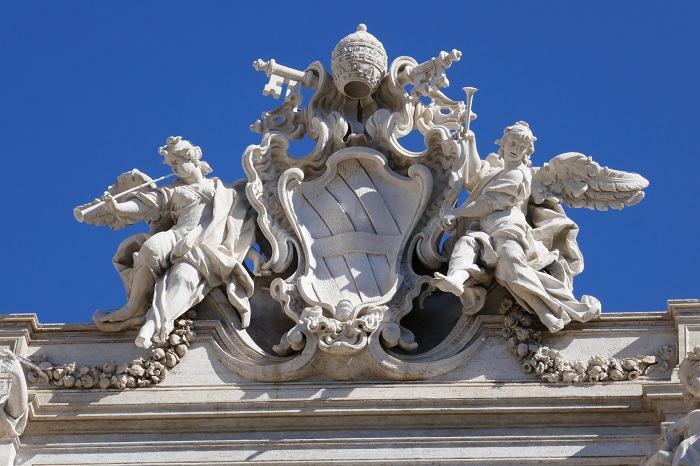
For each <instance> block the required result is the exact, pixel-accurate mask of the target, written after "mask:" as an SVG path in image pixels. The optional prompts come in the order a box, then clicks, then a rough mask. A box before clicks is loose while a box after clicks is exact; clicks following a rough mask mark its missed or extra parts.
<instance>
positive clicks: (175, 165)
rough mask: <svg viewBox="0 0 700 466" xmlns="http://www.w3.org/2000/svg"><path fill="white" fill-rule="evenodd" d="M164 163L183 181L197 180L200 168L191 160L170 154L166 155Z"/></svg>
mask: <svg viewBox="0 0 700 466" xmlns="http://www.w3.org/2000/svg"><path fill="white" fill-rule="evenodd" d="M163 162H164V163H165V164H167V165H169V166H170V168H172V169H173V173H175V174H176V175H177V176H178V177H180V178H182V179H183V180H188V179H192V178H196V176H197V172H199V168H198V167H197V166H196V165H195V164H194V162H192V161H191V160H189V159H187V158H185V157H181V156H179V155H177V154H172V153H170V152H168V153H166V154H165V159H164V160H163Z"/></svg>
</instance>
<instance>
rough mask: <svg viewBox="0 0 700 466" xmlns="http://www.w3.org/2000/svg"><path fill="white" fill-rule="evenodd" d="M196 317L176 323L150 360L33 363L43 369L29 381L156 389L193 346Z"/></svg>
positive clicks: (29, 375) (31, 374)
mask: <svg viewBox="0 0 700 466" xmlns="http://www.w3.org/2000/svg"><path fill="white" fill-rule="evenodd" d="M196 317H197V312H196V311H194V310H190V311H187V313H186V314H185V315H184V318H180V319H177V320H176V321H175V330H173V332H172V333H171V334H170V337H169V339H168V341H167V342H166V343H165V344H163V345H162V346H161V347H159V348H154V349H153V350H152V351H151V357H150V359H145V358H137V359H134V360H132V361H131V362H128V363H123V364H117V363H116V362H115V361H112V362H107V363H105V364H103V365H102V366H98V367H93V366H87V365H85V366H82V367H80V368H78V366H77V364H76V363H75V362H72V363H69V364H63V365H55V364H53V363H51V362H49V361H47V360H46V359H45V358H44V360H43V361H36V360H35V361H33V362H34V363H35V364H36V366H37V367H38V368H39V369H41V373H39V372H38V371H37V370H30V371H29V372H28V373H27V380H28V381H29V382H30V383H33V384H37V383H49V384H51V385H55V386H59V387H65V388H83V389H88V388H101V389H108V388H114V389H117V390H123V389H125V388H134V387H149V386H152V385H157V384H159V383H160V382H162V381H163V379H165V376H166V374H167V372H168V370H170V369H172V368H173V367H175V366H176V365H177V364H178V363H179V362H180V360H181V359H182V358H183V357H184V356H185V354H187V350H188V348H189V346H190V342H191V341H192V338H193V336H194V333H193V331H192V329H193V327H194V323H193V321H192V320H193V319H195V318H196Z"/></svg>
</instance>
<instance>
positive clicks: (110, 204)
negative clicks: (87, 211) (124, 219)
mask: <svg viewBox="0 0 700 466" xmlns="http://www.w3.org/2000/svg"><path fill="white" fill-rule="evenodd" d="M100 200H102V202H104V208H105V209H106V210H107V211H108V212H110V213H112V214H118V213H119V206H118V205H117V201H116V200H115V199H114V198H113V197H112V194H110V192H109V191H105V193H104V194H103V195H102V197H101V198H100Z"/></svg>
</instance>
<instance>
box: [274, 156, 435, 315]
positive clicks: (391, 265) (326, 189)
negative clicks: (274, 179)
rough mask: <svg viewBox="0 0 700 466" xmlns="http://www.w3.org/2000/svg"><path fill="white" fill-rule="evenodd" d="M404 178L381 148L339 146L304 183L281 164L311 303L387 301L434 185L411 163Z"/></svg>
mask: <svg viewBox="0 0 700 466" xmlns="http://www.w3.org/2000/svg"><path fill="white" fill-rule="evenodd" d="M408 175H409V176H408V177H404V176H400V175H398V174H396V173H394V172H393V171H392V170H390V169H389V168H388V167H387V161H386V158H385V157H384V156H383V155H382V154H381V153H379V152H377V151H375V150H372V149H368V148H362V147H353V148H348V149H343V150H340V151H338V152H336V153H335V154H333V155H332V156H330V157H329V158H328V162H327V169H326V172H325V173H324V174H323V175H322V176H321V177H319V178H317V179H315V180H313V181H308V182H303V181H302V180H303V173H302V172H301V170H299V169H294V168H293V169H289V170H287V171H286V172H285V173H284V174H283V176H282V178H281V179H280V184H279V190H280V192H279V194H280V199H282V203H283V207H284V209H285V212H286V214H287V216H288V218H289V220H290V222H291V224H292V225H294V228H295V230H296V233H297V236H298V237H299V238H300V240H301V245H302V249H303V251H302V253H303V256H304V257H303V258H302V260H303V261H304V263H305V268H304V274H303V276H302V277H300V278H299V279H298V281H297V285H298V288H299V290H300V292H301V295H302V296H303V298H304V300H305V301H307V302H308V303H309V304H310V305H318V306H321V307H325V308H328V309H331V310H333V309H335V308H336V306H337V304H338V303H339V302H340V301H342V300H346V301H349V302H350V303H351V304H352V305H353V307H354V308H355V309H356V310H359V309H360V308H363V307H365V306H368V305H381V304H384V303H386V302H388V301H389V300H390V299H391V298H392V296H393V295H394V293H395V292H396V289H397V284H398V282H399V280H400V277H401V257H402V253H403V251H404V249H405V247H406V244H407V242H408V240H409V238H410V235H411V233H412V232H413V229H414V228H415V226H416V223H417V222H418V220H419V218H420V217H421V215H422V213H423V210H424V209H425V206H426V203H427V201H428V198H429V196H430V192H431V190H432V177H431V174H430V171H429V170H428V169H427V168H426V167H424V166H423V165H418V164H416V165H413V166H412V167H411V168H410V169H409V171H408Z"/></svg>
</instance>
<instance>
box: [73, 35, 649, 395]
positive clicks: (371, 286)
mask: <svg viewBox="0 0 700 466" xmlns="http://www.w3.org/2000/svg"><path fill="white" fill-rule="evenodd" d="M461 57H462V55H461V53H460V52H459V51H457V50H452V51H451V52H441V53H440V54H438V56H437V57H435V58H432V59H430V60H428V61H425V62H423V63H419V62H418V61H416V60H414V59H413V58H411V57H398V58H396V59H394V60H393V61H391V62H390V61H389V56H388V54H387V52H386V50H385V49H384V47H383V45H382V44H381V42H379V41H378V40H377V39H376V38H375V37H374V36H373V35H372V34H370V33H369V32H368V31H367V28H366V27H365V26H364V25H359V26H358V28H357V31H356V32H354V33H352V34H350V35H348V36H347V37H345V38H343V39H342V40H341V41H340V42H339V43H338V44H337V46H336V47H335V49H334V50H333V52H332V54H331V56H330V59H331V68H330V69H331V72H330V73H329V72H328V71H327V70H326V68H325V67H324V65H323V64H321V63H320V62H314V63H311V64H310V65H309V66H308V67H307V68H306V69H305V70H296V69H293V68H290V67H287V66H283V65H280V64H278V63H277V62H276V61H275V60H269V61H263V60H257V61H256V62H255V63H254V64H253V66H254V68H255V69H256V70H258V71H263V72H264V73H265V74H266V75H267V77H268V78H269V81H268V83H267V84H266V85H265V86H264V90H263V94H264V95H270V96H272V97H274V98H276V99H283V101H282V103H281V104H280V105H279V106H278V107H277V108H276V109H274V110H271V111H268V112H264V113H263V115H262V117H261V118H260V119H259V120H257V121H256V122H255V123H254V124H253V125H252V126H251V130H253V131H255V132H257V133H259V134H261V142H260V143H259V144H255V145H251V146H249V147H248V148H247V149H246V150H245V151H244V153H243V168H244V170H245V173H246V176H247V180H246V182H245V183H244V182H240V183H235V184H233V185H231V184H228V183H225V182H223V181H222V180H219V179H218V178H208V177H207V175H208V174H209V172H210V171H211V168H210V167H209V165H208V164H206V162H204V161H203V160H202V151H201V149H200V148H199V147H196V146H194V145H192V144H191V143H189V142H188V141H186V140H184V139H182V138H180V137H172V138H169V139H168V140H167V143H166V145H165V146H163V147H162V148H161V149H160V153H161V155H163V157H164V158H165V162H166V163H167V164H168V165H169V166H170V167H171V168H172V170H173V174H174V175H175V176H176V177H177V178H176V179H175V181H174V182H172V183H169V184H166V185H164V186H161V187H158V186H157V185H156V183H157V182H158V181H160V179H159V180H155V181H153V180H151V178H149V177H147V176H145V175H144V174H142V173H141V172H138V171H137V170H133V171H131V172H128V173H126V174H124V175H122V176H121V177H119V179H118V180H117V183H115V185H114V186H113V187H111V188H110V190H109V191H108V192H107V193H105V195H104V196H103V197H102V198H101V199H99V200H96V201H94V202H92V203H89V204H86V205H84V206H81V207H79V208H77V210H76V218H78V219H79V220H81V221H86V222H89V223H93V224H96V225H109V226H111V227H112V228H114V229H116V228H122V227H125V226H127V225H130V224H133V223H136V222H138V221H140V220H145V221H146V222H147V223H149V225H150V226H151V231H150V232H149V233H148V234H139V235H134V236H132V237H130V238H129V239H127V240H126V241H125V242H124V243H122V245H121V246H120V248H119V251H118V253H117V255H116V256H115V260H114V262H115V265H116V266H117V269H118V270H119V272H120V274H121V276H122V279H123V281H124V285H125V287H126V290H127V294H128V301H127V304H126V305H125V306H124V307H122V308H120V309H117V310H114V311H111V312H102V311H97V312H96V313H95V316H94V321H95V323H96V325H98V327H99V328H100V329H102V330H104V331H117V330H122V329H127V328H131V327H134V326H138V327H140V330H139V333H138V336H137V338H136V343H137V344H138V345H139V346H142V347H146V348H147V347H150V346H151V345H153V344H155V345H156V346H161V347H163V348H165V347H166V346H167V342H168V338H169V335H170V334H171V332H172V331H173V330H174V328H175V327H176V326H177V325H178V324H177V322H179V320H178V319H179V318H180V316H182V315H183V314H184V313H186V312H187V311H188V310H189V309H190V308H192V307H193V306H196V305H197V304H198V303H200V302H202V300H204V298H205V297H207V296H208V295H209V296H212V297H213V299H214V300H215V301H216V302H217V303H219V304H220V306H221V307H222V308H227V309H228V308H231V309H232V310H233V312H228V311H225V312H227V313H226V315H227V316H228V317H227V318H228V319H230V320H231V322H228V324H230V327H231V331H230V332H229V333H228V334H226V335H224V336H223V337H222V341H221V342H220V344H216V345H214V348H215V351H216V352H217V355H218V357H219V359H220V360H221V361H222V362H223V363H224V364H225V365H226V366H227V367H229V368H230V369H231V370H233V371H234V372H236V373H237V374H239V375H241V376H243V377H246V378H248V379H252V380H256V381H275V382H282V381H291V380H299V379H302V378H304V377H308V376H310V375H312V374H314V373H315V371H318V370H322V371H323V372H325V373H326V375H328V376H330V377H333V378H345V379H346V378H353V377H364V376H368V375H369V376H373V377H379V378H385V379H397V380H416V379H426V378H430V377H435V376H437V375H441V374H445V373H447V372H450V371H451V370H453V369H455V368H456V367H458V366H459V365H461V364H463V363H464V361H465V359H466V357H467V354H468V351H467V349H469V348H471V349H472V350H473V349H474V348H475V345H474V341H476V340H478V338H475V330H474V329H475V327H477V326H478V325H477V324H475V322H476V320H475V318H474V317H473V315H474V314H476V313H478V312H479V311H480V310H481V309H482V307H483V306H484V303H485V301H486V299H487V296H488V295H489V291H490V290H492V289H493V287H494V286H495V285H496V284H498V285H500V286H501V287H503V288H505V290H507V292H508V293H510V295H511V296H512V299H511V300H510V301H509V302H510V303H511V305H512V306H515V305H517V306H518V309H519V310H518V312H517V313H515V311H513V312H511V314H509V315H508V316H506V321H507V322H510V324H507V325H506V332H507V333H509V332H510V333H509V334H508V335H507V338H509V340H508V342H509V343H508V344H509V347H510V349H511V350H512V351H514V352H515V354H517V356H518V357H519V358H520V359H522V361H521V363H523V364H524V365H526V364H530V365H531V366H532V370H533V371H534V372H535V373H537V375H538V376H539V377H540V378H541V379H543V380H548V381H554V379H555V378H556V379H557V380H563V381H566V382H581V381H594V379H595V378H596V376H595V374H593V372H595V370H596V369H594V368H595V367H599V366H600V367H601V370H602V366H606V369H605V370H606V371H608V372H606V373H607V374H608V377H609V378H611V379H615V378H620V377H622V378H626V379H627V380H629V379H632V378H634V377H636V376H638V375H642V374H643V373H644V372H645V370H647V368H648V367H649V366H651V365H653V364H652V363H651V362H650V360H649V359H640V360H637V359H629V360H622V361H619V363H616V364H618V365H619V366H620V367H617V366H616V365H613V364H612V363H610V361H605V364H603V363H602V362H601V364H599V365H596V364H593V363H591V362H589V364H588V366H586V365H584V364H582V363H570V362H568V361H566V360H565V359H564V358H563V357H561V355H557V354H555V352H553V350H550V349H548V348H546V347H543V346H541V345H540V344H539V340H538V337H537V335H538V334H537V332H535V331H534V330H532V329H531V328H530V326H531V325H532V324H533V323H534V322H535V320H539V321H540V322H541V323H542V324H544V326H545V327H546V328H547V329H548V330H550V331H552V332H555V331H558V330H561V329H562V328H563V327H564V326H565V325H566V324H567V323H568V322H570V321H571V320H577V321H582V322H585V321H588V320H590V319H593V318H595V317H596V316H597V315H598V314H599V313H600V303H598V301H597V300H595V298H591V297H583V298H582V299H581V300H578V299H576V298H575V297H574V296H573V292H572V290H573V277H574V276H575V275H576V274H578V273H580V272H581V270H582V268H583V266H582V256H581V253H580V251H579V250H578V247H577V245H576V234H577V231H578V229H577V226H576V225H575V224H574V223H573V222H572V221H571V220H570V219H569V218H568V217H567V216H566V214H565V213H564V211H563V209H562V207H561V204H562V203H564V204H567V205H569V206H573V207H589V208H597V209H603V210H604V209H606V208H607V207H613V208H622V207H623V206H625V205H633V204H635V203H637V202H639V201H640V200H641V199H642V197H643V192H642V189H643V188H645V187H646V186H647V184H648V183H647V181H646V180H645V179H644V178H643V177H641V176H639V175H637V174H634V173H626V172H620V171H616V170H611V169H608V168H605V167H600V166H599V165H598V164H597V163H595V162H593V161H592V160H591V159H590V158H589V157H586V156H584V155H582V154H578V153H567V154H562V155H559V156H557V157H555V158H553V159H552V160H551V161H550V162H549V163H546V164H544V165H543V166H542V167H532V163H531V161H530V156H531V155H532V153H533V152H534V141H535V139H536V138H535V137H534V135H533V133H532V131H531V130H530V128H529V125H528V124H527V123H524V122H518V123H516V124H514V125H512V126H509V127H507V128H506V130H505V131H504V135H503V138H502V139H500V140H499V141H497V144H499V146H500V149H499V151H498V154H491V155H489V156H488V157H486V158H485V159H481V158H480V157H479V154H478V152H477V150H476V138H475V135H474V133H473V132H472V131H471V130H470V123H471V121H472V120H474V119H475V118H476V115H475V114H474V112H472V109H471V107H472V98H473V96H474V92H475V91H476V89H474V88H469V87H467V88H464V90H465V91H466V93H467V102H466V103H465V102H462V101H458V100H453V99H451V98H449V97H448V96H447V95H446V94H445V93H444V92H443V90H445V89H446V88H447V87H448V86H449V81H448V79H447V76H446V73H447V70H448V69H449V68H450V67H451V66H452V65H453V64H455V63H457V62H458V61H459V60H460V59H461ZM305 96H308V98H309V99H310V100H309V102H308V103H307V104H306V106H302V104H303V103H304V102H303V101H304V98H305ZM413 132H418V133H419V134H420V135H422V137H423V143H424V144H423V147H422V150H420V151H418V152H416V151H412V150H408V149H407V148H406V147H404V145H403V144H402V138H404V137H405V136H408V135H409V134H411V133H413ZM302 138H308V139H310V140H311V141H313V143H314V145H313V147H312V148H311V149H310V150H309V151H308V153H306V154H304V155H301V156H295V155H291V154H290V152H289V147H290V143H292V142H293V141H298V140H300V139H302ZM463 189H466V190H467V191H469V193H470V196H471V197H470V198H469V200H468V201H467V202H466V203H465V204H464V205H462V206H459V207H455V204H456V203H457V201H458V198H459V196H460V193H461V192H462V190H463ZM446 233H447V234H448V235H451V236H450V237H449V238H446V235H445V234H446ZM259 251H262V252H259ZM246 259H248V260H249V261H248V262H249V264H252V266H251V267H250V269H251V270H248V268H247V267H246V265H245V263H244V261H245V260H246ZM446 263H447V264H446ZM445 265H447V267H445ZM271 274H274V275H273V277H274V279H272V278H271V282H270V284H269V296H270V297H271V298H272V299H273V300H274V301H275V302H276V303H278V305H279V307H280V310H279V312H283V313H284V314H285V315H286V316H287V317H289V318H290V319H291V320H292V323H291V324H290V327H288V328H285V330H286V332H285V333H284V334H283V335H282V337H281V340H280V342H279V343H278V344H277V345H275V346H274V347H273V349H274V351H275V352H276V353H277V354H270V353H268V352H266V351H264V350H263V349H262V348H260V347H258V346H257V344H256V343H255V342H254V341H253V339H252V338H250V336H249V335H248V334H247V333H246V332H247V331H246V328H247V327H248V326H249V324H250V323H251V320H252V319H256V315H255V309H253V308H251V304H250V299H251V298H252V296H253V291H254V288H257V287H256V286H254V284H256V283H259V282H260V281H259V280H260V279H259V278H258V277H261V276H266V275H271ZM267 289H268V287H267V286H265V287H264V288H263V287H260V288H258V289H257V291H256V292H258V293H261V292H263V290H264V292H267ZM448 293H451V294H454V295H457V296H458V297H459V300H460V303H461V307H462V312H461V313H460V317H459V318H458V321H457V322H456V323H455V324H454V329H453V330H452V331H451V332H449V334H448V336H447V337H445V338H444V340H443V341H442V342H441V343H439V344H437V346H435V347H433V348H432V349H429V350H427V351H425V352H422V353H416V352H415V351H414V350H416V349H417V347H418V344H417V342H416V338H415V336H414V334H413V333H412V332H411V331H410V330H409V329H408V328H407V327H404V325H402V319H404V318H405V317H406V316H407V315H408V314H409V313H410V312H411V311H412V309H413V306H414V300H416V298H418V297H419V296H420V297H421V298H425V297H426V296H428V295H430V294H434V295H436V296H437V297H438V298H439V297H448ZM452 299H455V298H452ZM455 302H456V299H455ZM509 312H510V311H509ZM516 314H517V315H516ZM512 319H516V320H515V321H514V322H511V320H512ZM511 324H512V325H511ZM520 337H523V339H520ZM513 338H515V339H516V340H517V341H515V342H514V343H513V342H512V341H511V340H512V339H513ZM511 343H512V344H511ZM319 359H321V360H323V361H325V362H328V361H329V360H331V361H339V362H341V361H342V364H328V363H324V364H315V362H316V361H318V360H319ZM351 361H359V362H353V364H356V365H357V367H355V368H354V369H352V370H349V369H348V367H349V364H350V362H351ZM552 361H554V362H553V363H552V365H551V367H550V364H549V363H550V362H552ZM594 362H595V361H594ZM656 362H658V361H656ZM656 362H655V363H654V364H656ZM554 366H556V370H554V369H552V370H550V369H551V368H552V367H554ZM616 371H618V372H620V374H622V375H620V374H618V372H616ZM103 373H104V371H103ZM601 377H602V375H601V376H600V377H598V380H601ZM104 378H105V379H106V376H105V377H104ZM111 380H112V379H111V378H110V383H109V386H112V382H111ZM115 383H117V385H120V382H118V381H117V382H115ZM135 383H138V382H135ZM103 385H108V384H107V382H106V381H105V382H103ZM115 386H116V385H115Z"/></svg>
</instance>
